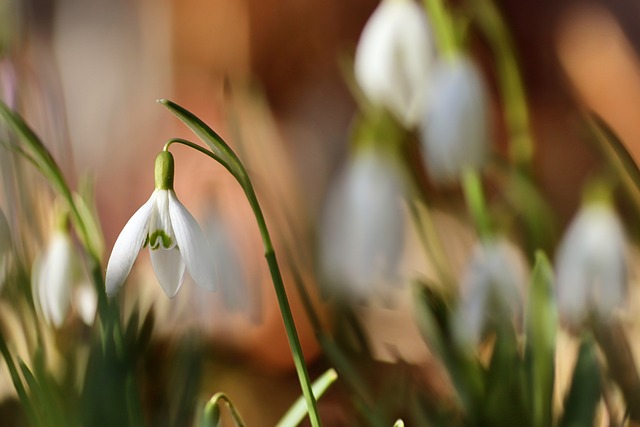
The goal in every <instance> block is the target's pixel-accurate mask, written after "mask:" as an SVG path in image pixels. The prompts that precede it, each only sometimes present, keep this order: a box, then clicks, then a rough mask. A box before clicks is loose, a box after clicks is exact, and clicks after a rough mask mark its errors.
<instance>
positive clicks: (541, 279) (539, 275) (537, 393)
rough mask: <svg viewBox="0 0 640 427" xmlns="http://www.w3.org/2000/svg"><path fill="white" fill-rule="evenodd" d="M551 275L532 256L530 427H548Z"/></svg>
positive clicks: (553, 319) (553, 322) (540, 257)
mask: <svg viewBox="0 0 640 427" xmlns="http://www.w3.org/2000/svg"><path fill="white" fill-rule="evenodd" d="M552 286H553V272H552V271H551V265H550V263H549V261H548V259H547V257H546V256H545V255H544V253H542V252H538V253H536V264H535V266H534V268H533V276H532V278H531V285H530V287H529V307H528V310H527V329H526V332H527V341H526V350H525V357H526V362H527V368H528V377H529V378H528V380H529V393H530V399H531V410H532V416H533V425H534V426H535V427H546V426H549V425H551V415H552V413H551V411H552V404H553V383H554V377H555V349H556V331H557V324H558V323H557V322H558V315H557V312H556V307H555V302H554V299H553V288H552Z"/></svg>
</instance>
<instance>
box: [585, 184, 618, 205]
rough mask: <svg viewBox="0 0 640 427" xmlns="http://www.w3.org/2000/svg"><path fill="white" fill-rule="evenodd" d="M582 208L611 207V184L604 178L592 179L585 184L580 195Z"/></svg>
mask: <svg viewBox="0 0 640 427" xmlns="http://www.w3.org/2000/svg"><path fill="white" fill-rule="evenodd" d="M582 203H583V205H584V206H589V205H601V206H607V207H612V206H613V189H612V186H611V183H610V182H609V181H608V180H607V179H604V178H598V179H594V180H592V181H590V182H588V183H587V185H586V186H585V189H584V191H583V194H582Z"/></svg>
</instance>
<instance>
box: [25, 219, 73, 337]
mask: <svg viewBox="0 0 640 427" xmlns="http://www.w3.org/2000/svg"><path fill="white" fill-rule="evenodd" d="M75 268H76V264H75V252H74V249H73V242H72V241H71V237H70V236H69V233H68V232H67V231H66V229H62V228H61V229H58V230H56V231H55V232H54V234H53V236H52V237H51V240H50V241H49V243H48V246H47V249H46V251H45V252H44V254H42V256H40V257H39V258H38V259H36V261H35V262H34V265H33V272H32V288H33V297H34V301H35V303H36V307H38V308H39V309H40V311H41V313H42V316H43V317H44V319H45V321H46V322H47V323H49V324H51V325H53V326H55V327H56V328H59V327H60V326H62V324H63V323H64V321H65V320H66V318H67V314H68V313H69V305H70V303H71V287H72V285H73V280H74V271H75Z"/></svg>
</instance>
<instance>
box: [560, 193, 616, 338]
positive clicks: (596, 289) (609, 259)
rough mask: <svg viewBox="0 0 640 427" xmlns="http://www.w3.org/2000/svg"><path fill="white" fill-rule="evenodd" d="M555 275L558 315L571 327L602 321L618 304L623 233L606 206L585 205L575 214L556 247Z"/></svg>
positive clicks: (612, 213)
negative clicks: (590, 320)
mask: <svg viewBox="0 0 640 427" xmlns="http://www.w3.org/2000/svg"><path fill="white" fill-rule="evenodd" d="M556 275H557V288H556V292H557V299H558V311H559V313H560V316H561V318H562V319H563V320H564V321H566V322H567V323H568V324H569V325H571V326H579V325H580V324H582V323H583V322H584V321H585V320H587V319H588V318H589V317H590V316H592V315H593V316H596V317H597V318H598V319H599V320H604V321H606V320H607V319H609V318H610V317H611V315H612V314H613V312H614V310H615V309H616V308H618V307H621V306H622V305H623V303H624V300H625V296H626V290H627V266H626V261H625V234H624V229H623V226H622V224H621V222H620V220H619V219H618V217H617V216H616V214H615V212H614V210H613V208H612V207H611V206H610V205H608V204H606V203H602V202H595V203H587V204H586V205H585V206H583V207H582V208H581V209H580V211H579V212H578V214H577V215H576V217H575V218H574V219H573V220H572V222H571V224H570V225H569V228H568V229H567V231H566V233H565V235H564V237H563V239H562V242H561V243H560V246H559V248H558V252H557V255H556Z"/></svg>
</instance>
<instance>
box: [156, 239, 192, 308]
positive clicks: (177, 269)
mask: <svg viewBox="0 0 640 427" xmlns="http://www.w3.org/2000/svg"><path fill="white" fill-rule="evenodd" d="M150 252H151V265H153V271H154V272H155V273H156V277H157V278H158V282H160V286H162V290H163V291H164V293H165V294H167V296H168V297H169V298H173V297H175V296H176V294H177V293H178V290H179V289H180V286H182V281H183V280H184V262H182V255H181V254H180V250H179V249H178V248H177V247H174V248H173V249H155V250H151V251H150Z"/></svg>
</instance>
